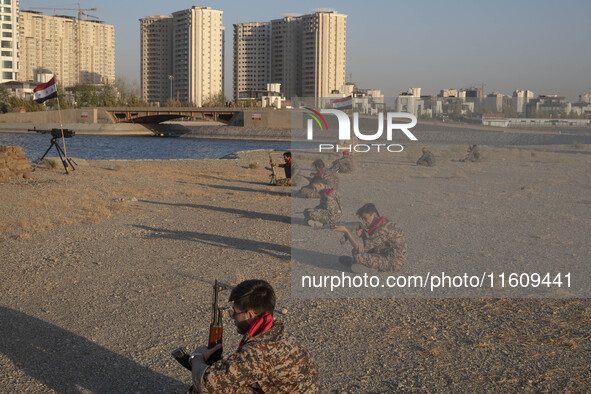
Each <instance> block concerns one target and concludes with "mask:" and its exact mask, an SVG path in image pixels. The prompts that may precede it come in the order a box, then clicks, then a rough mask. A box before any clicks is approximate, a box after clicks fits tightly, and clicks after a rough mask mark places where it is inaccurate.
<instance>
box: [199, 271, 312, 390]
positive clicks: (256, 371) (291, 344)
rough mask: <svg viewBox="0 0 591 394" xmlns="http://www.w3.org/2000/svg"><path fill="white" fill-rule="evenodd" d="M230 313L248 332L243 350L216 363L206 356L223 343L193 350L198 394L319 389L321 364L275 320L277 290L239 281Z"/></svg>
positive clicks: (258, 282) (256, 282) (253, 281)
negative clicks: (318, 369) (318, 372)
mask: <svg viewBox="0 0 591 394" xmlns="http://www.w3.org/2000/svg"><path fill="white" fill-rule="evenodd" d="M229 301H230V302H232V303H233V305H232V306H231V308H230V310H229V312H230V317H232V319H234V324H235V325H236V330H237V331H238V333H239V334H243V335H244V336H243V338H242V341H240V346H238V349H237V350H236V351H235V352H234V353H233V354H232V355H230V357H228V358H227V359H223V360H219V361H216V362H215V363H213V364H212V365H211V366H210V365H207V364H206V361H207V359H208V358H209V357H211V355H213V354H214V353H215V352H216V351H217V350H219V349H220V348H221V345H216V346H215V347H213V348H211V349H208V348H207V346H200V347H198V348H197V349H195V352H194V353H193V355H192V359H191V365H192V373H193V385H194V390H195V391H196V392H198V393H237V392H240V393H245V392H253V393H317V392H318V388H317V386H316V379H317V372H316V365H315V364H314V361H312V358H311V356H310V354H309V353H308V351H307V350H306V349H305V348H304V347H303V346H302V345H300V344H299V342H298V341H297V340H296V339H295V338H294V337H292V336H291V335H289V334H288V333H287V332H286V330H285V327H284V325H283V323H282V322H280V321H277V320H273V311H274V310H275V292H274V290H273V288H272V287H271V285H270V284H269V283H267V282H265V281H264V280H256V279H251V280H247V281H244V282H242V283H240V284H239V285H238V286H236V287H235V288H234V289H233V290H232V293H231V294H230V299H229Z"/></svg>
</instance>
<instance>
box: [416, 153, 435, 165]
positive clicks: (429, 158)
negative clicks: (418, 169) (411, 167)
mask: <svg viewBox="0 0 591 394" xmlns="http://www.w3.org/2000/svg"><path fill="white" fill-rule="evenodd" d="M417 165H419V166H427V167H433V166H434V165H435V156H433V153H431V152H429V151H428V150H426V151H425V152H423V155H422V156H421V157H419V160H417Z"/></svg>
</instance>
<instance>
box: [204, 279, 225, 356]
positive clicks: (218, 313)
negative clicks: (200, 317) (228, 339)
mask: <svg viewBox="0 0 591 394" xmlns="http://www.w3.org/2000/svg"><path fill="white" fill-rule="evenodd" d="M219 290H220V286H219V285H218V281H217V279H216V280H215V284H214V285H213V302H212V307H211V309H212V312H211V313H212V314H211V324H210V325H209V340H208V341H207V348H208V349H211V348H212V347H214V346H215V345H217V344H221V343H222V336H223V333H224V322H223V320H222V310H221V309H220V307H219V306H218V298H219V297H218V292H219ZM222 352H223V349H219V350H218V351H217V352H215V353H214V354H212V355H211V357H209V359H208V360H207V363H208V364H210V365H211V364H213V363H215V362H216V361H218V360H220V359H221V358H222Z"/></svg>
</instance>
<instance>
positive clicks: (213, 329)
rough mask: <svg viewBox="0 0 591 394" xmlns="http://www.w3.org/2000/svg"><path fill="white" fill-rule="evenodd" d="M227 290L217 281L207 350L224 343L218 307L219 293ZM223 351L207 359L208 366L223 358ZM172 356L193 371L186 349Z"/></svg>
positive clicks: (180, 348)
mask: <svg viewBox="0 0 591 394" xmlns="http://www.w3.org/2000/svg"><path fill="white" fill-rule="evenodd" d="M225 288H227V286H226V285H220V284H219V283H218V281H217V279H216V280H215V283H214V285H213V301H212V315H211V324H210V325H209V338H208V341H207V348H208V349H211V348H212V347H214V346H215V345H217V344H221V343H222V335H223V332H224V323H223V320H222V308H220V307H219V306H218V300H219V291H220V290H223V289H225ZM222 352H223V349H219V350H218V351H216V352H215V353H214V354H212V355H211V357H209V359H207V364H210V365H211V364H213V363H215V362H216V361H218V360H220V359H221V358H222ZM172 356H173V357H174V358H175V359H176V360H177V361H178V362H179V363H180V364H181V365H182V366H183V367H185V368H187V369H188V370H189V371H190V370H191V369H192V366H191V362H190V356H189V355H188V354H187V352H185V349H183V348H182V347H179V348H177V349H175V350H173V352H172Z"/></svg>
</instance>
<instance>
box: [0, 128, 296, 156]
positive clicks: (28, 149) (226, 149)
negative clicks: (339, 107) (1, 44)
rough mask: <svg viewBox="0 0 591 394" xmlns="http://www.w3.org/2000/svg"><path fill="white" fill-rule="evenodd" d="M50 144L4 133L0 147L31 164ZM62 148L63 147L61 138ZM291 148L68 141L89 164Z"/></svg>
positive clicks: (144, 139) (154, 140)
mask: <svg viewBox="0 0 591 394" xmlns="http://www.w3.org/2000/svg"><path fill="white" fill-rule="evenodd" d="M50 144H51V135H49V134H37V133H0V145H18V146H21V147H22V148H23V150H24V151H25V154H26V156H27V159H28V160H29V161H33V160H36V159H38V158H40V157H41V156H43V153H45V151H46V150H47V148H49V146H50ZM59 144H60V147H61V146H62V141H61V138H60V139H59ZM289 147H290V143H289V142H270V141H240V140H219V139H215V140H214V139H197V138H162V137H151V136H133V137H126V136H92V135H76V136H74V137H72V138H66V153H67V155H68V156H70V157H74V158H80V159H85V160H146V159H154V160H162V159H219V158H221V157H223V156H226V155H228V154H230V153H234V152H238V151H243V150H254V149H276V150H289ZM47 156H48V157H56V156H57V150H56V149H55V147H52V148H51V150H50V151H49V153H48V154H47Z"/></svg>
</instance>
